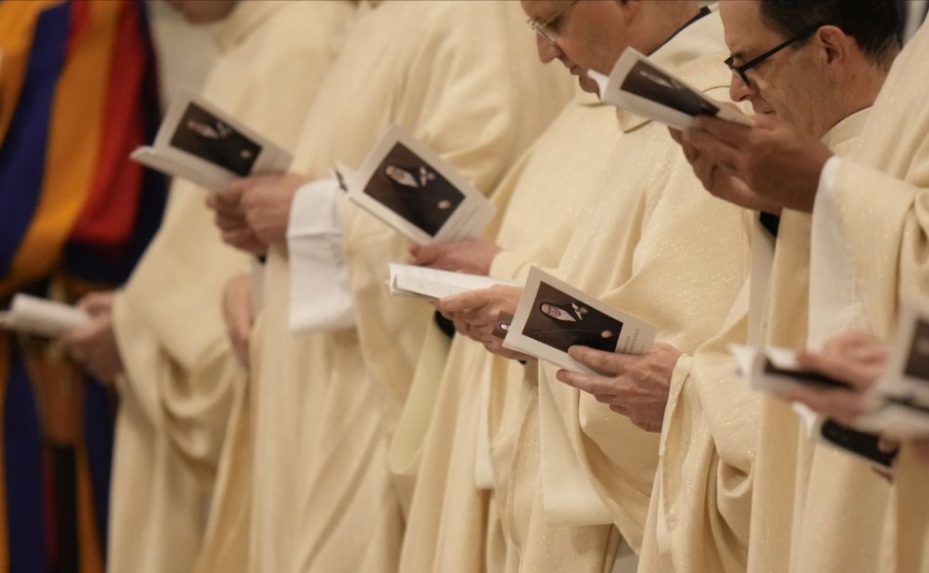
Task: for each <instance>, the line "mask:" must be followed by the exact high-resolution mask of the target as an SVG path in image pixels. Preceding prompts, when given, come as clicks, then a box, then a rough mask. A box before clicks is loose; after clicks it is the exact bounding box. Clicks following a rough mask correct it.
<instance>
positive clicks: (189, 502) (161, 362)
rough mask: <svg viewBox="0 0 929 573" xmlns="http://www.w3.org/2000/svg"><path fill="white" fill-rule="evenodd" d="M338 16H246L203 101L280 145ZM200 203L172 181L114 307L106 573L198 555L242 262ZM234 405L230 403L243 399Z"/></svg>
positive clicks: (319, 73)
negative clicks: (116, 357)
mask: <svg viewBox="0 0 929 573" xmlns="http://www.w3.org/2000/svg"><path fill="white" fill-rule="evenodd" d="M352 11H353V9H352V6H351V4H349V3H347V2H331V3H315V2H314V3H290V2H282V1H269V2H242V3H241V4H239V5H238V6H237V7H236V8H235V10H234V11H233V13H232V14H230V16H229V17H228V18H227V19H226V20H224V21H223V22H222V23H220V24H218V25H217V26H216V28H215V39H216V42H217V44H218V47H219V49H220V51H221V55H220V57H219V59H218V60H217V62H216V64H215V67H214V68H213V70H212V71H211V73H210V76H209V77H208V79H207V82H206V85H205V86H204V89H203V94H204V95H205V96H206V97H207V98H208V99H210V100H211V101H213V102H215V103H216V104H217V105H219V106H220V107H221V108H223V109H225V110H227V111H228V112H230V113H232V114H233V115H234V116H236V117H237V118H239V119H241V120H243V121H244V122H245V123H246V124H248V125H249V126H251V127H254V128H255V129H257V130H259V131H261V132H262V133H264V134H266V135H268V136H269V137H270V138H272V139H273V140H275V141H277V142H278V143H280V144H281V145H284V146H285V147H286V146H292V145H294V143H295V142H296V139H297V135H298V126H299V124H300V122H301V121H302V119H303V117H304V116H305V114H306V111H307V110H308V108H309V102H310V101H311V100H312V98H313V95H314V93H315V91H316V88H317V86H318V85H319V83H320V82H321V81H322V79H323V77H324V75H325V73H326V72H327V70H328V69H329V66H330V63H331V62H332V60H333V58H334V55H335V52H336V50H337V49H338V46H339V41H340V37H341V32H340V31H341V30H343V29H344V27H345V25H346V24H347V21H348V19H349V17H350V16H351V13H352ZM205 197H206V195H205V191H204V190H202V189H200V188H198V187H196V186H195V185H193V184H192V183H189V182H187V181H183V180H178V181H176V182H175V183H174V185H173V187H172V189H171V198H170V203H169V207H168V211H167V214H166V217H165V220H164V222H163V225H162V227H161V229H160V231H159V233H158V235H157V236H156V237H155V239H154V241H153V242H152V245H151V246H150V247H149V249H148V251H147V252H146V254H145V256H144V257H143V259H142V261H141V262H140V264H139V266H138V267H137V269H136V271H135V272H134V274H133V275H132V277H131V279H130V281H129V283H128V285H127V286H126V288H125V290H124V291H122V292H120V293H119V294H118V295H117V298H116V302H115V305H114V329H115V332H116V337H117V342H118V345H119V348H120V352H121V354H122V357H123V362H124V364H125V368H126V375H125V376H124V377H123V380H122V381H121V383H120V411H119V414H118V420H117V434H116V450H115V458H114V467H113V486H112V511H111V513H112V515H111V520H112V525H111V528H110V543H109V561H108V566H109V569H110V570H112V571H132V572H134V573H146V572H162V571H163V572H171V573H177V572H183V571H188V570H190V569H191V568H192V567H193V564H194V560H195V559H196V557H197V554H198V552H199V551H200V549H201V544H202V542H203V538H204V532H205V529H206V525H207V517H208V514H209V508H210V498H211V495H212V493H213V488H214V482H215V478H216V472H217V465H218V463H219V457H220V451H221V449H222V446H223V439H224V434H225V428H226V424H227V422H228V418H229V412H230V408H231V407H232V405H233V402H234V400H235V399H236V398H235V395H236V394H237V393H238V394H243V393H244V392H246V390H247V389H246V387H245V384H246V374H245V371H244V369H243V368H242V367H241V366H240V365H239V362H238V360H237V359H236V358H235V356H234V355H233V353H232V349H231V346H230V343H229V341H228V336H227V335H226V327H225V322H224V320H223V317H222V312H221V307H222V293H223V288H224V286H225V283H226V282H227V280H228V279H229V278H231V277H232V276H234V275H235V274H237V273H239V272H243V271H247V270H248V268H249V263H250V258H249V257H247V256H246V255H244V254H241V253H239V252H238V251H235V250H234V249H232V248H229V247H227V246H226V245H224V244H223V243H222V241H221V240H220V237H219V233H218V232H217V230H216V228H215V225H214V224H213V217H212V213H211V212H210V211H209V210H208V209H207V208H206V206H205V204H204V201H205ZM242 398H243V396H241V395H240V396H239V399H242Z"/></svg>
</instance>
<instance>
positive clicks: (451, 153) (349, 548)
mask: <svg viewBox="0 0 929 573" xmlns="http://www.w3.org/2000/svg"><path fill="white" fill-rule="evenodd" d="M526 34H527V32H526V30H525V29H524V17H523V16H522V15H521V11H520V7H519V4H517V3H513V2H428V3H426V2H400V1H398V2H384V3H381V4H380V5H379V6H378V7H377V8H375V9H374V10H372V11H370V12H369V13H368V14H367V15H365V16H364V17H362V19H361V20H359V21H358V22H357V24H356V26H355V27H354V29H353V31H352V34H351V36H350V37H349V38H348V40H347V41H346V44H345V48H344V50H343V52H342V54H341V56H340V58H339V60H338V62H337V64H336V66H335V68H334V70H333V72H332V73H331V74H330V76H329V78H328V79H327V81H326V83H325V84H324V85H323V86H322V88H321V93H320V96H319V97H318V98H317V100H316V102H315V103H314V106H313V109H312V111H311V112H310V115H309V117H308V120H307V122H306V123H305V127H304V132H303V133H304V135H303V138H302V142H301V144H300V146H299V147H298V151H297V163H296V168H297V170H298V171H300V172H302V173H305V174H306V175H308V176H309V177H310V178H311V179H321V178H325V177H328V172H329V170H330V169H331V168H332V167H334V165H335V163H336V162H337V161H338V162H341V163H343V164H345V165H347V166H349V167H351V168H357V167H358V166H359V165H360V164H361V162H362V160H363V159H364V157H365V155H366V154H367V153H368V151H370V149H371V147H372V146H373V145H374V144H375V143H376V141H377V140H378V138H379V137H380V135H381V134H382V133H383V132H384V130H385V129H386V128H387V127H388V126H389V125H390V124H393V123H396V124H399V125H401V126H402V127H404V128H405V129H406V130H407V131H409V132H410V133H412V134H413V136H415V137H417V138H419V139H420V140H422V141H424V142H425V143H426V144H428V145H430V146H431V147H432V148H433V149H434V150H435V151H436V152H438V153H439V154H440V155H441V156H443V157H444V158H445V159H446V160H448V161H449V162H450V163H452V164H453V165H454V166H455V167H456V168H457V169H458V170H459V171H460V172H461V173H462V174H463V175H464V176H466V177H468V178H469V179H470V180H471V181H472V182H473V183H474V184H475V186H476V187H477V188H478V189H485V190H490V189H493V188H494V187H495V186H496V185H497V184H498V183H499V181H500V178H501V176H502V174H503V173H504V170H505V169H507V168H509V167H510V166H511V165H512V164H513V163H514V162H515V161H516V160H517V159H518V158H519V157H520V155H521V154H522V153H523V152H524V151H525V150H526V149H527V148H528V146H529V145H530V144H531V143H532V141H534V139H535V138H536V137H537V136H538V135H539V134H540V133H541V132H542V131H543V130H544V129H545V128H546V127H547V125H548V123H549V122H550V121H551V120H552V119H553V118H554V117H555V115H556V114H557V113H558V111H560V109H561V108H562V107H563V106H564V105H565V103H566V102H567V100H568V99H569V98H570V95H571V87H570V82H569V81H568V78H565V77H563V75H562V74H559V73H558V72H557V70H548V69H545V68H544V67H543V66H542V65H541V64H540V63H539V62H538V60H537V57H536V54H535V48H534V45H533V43H532V41H531V38H528V37H527V36H526ZM341 223H342V225H341V228H342V240H343V245H344V256H345V260H346V264H347V266H348V271H349V277H350V283H351V289H352V294H353V302H354V304H355V317H356V328H354V329H347V330H342V331H335V332H319V333H312V334H307V335H296V336H295V335H292V334H291V333H290V332H289V328H288V310H289V309H288V299H289V292H288V291H289V287H290V278H289V271H288V261H287V258H286V254H285V253H284V252H283V251H282V250H281V249H280V248H277V247H273V248H272V251H271V253H270V256H269V258H268V264H267V277H266V289H265V314H264V316H263V318H262V319H261V325H260V331H259V332H256V335H257V338H256V340H255V342H256V343H257V344H258V346H259V348H258V349H257V353H258V356H259V358H258V368H259V374H258V380H257V381H256V383H255V385H254V388H255V393H254V394H253V400H254V404H255V408H254V410H253V412H252V414H253V416H254V420H253V427H254V435H253V442H254V452H255V460H254V465H255V480H254V483H253V488H252V492H253V493H252V499H253V513H252V515H253V518H254V522H253V525H252V531H253V534H254V537H253V545H252V549H253V555H252V571H255V572H262V573H264V572H268V571H301V572H305V571H314V572H315V571H320V572H326V573H329V572H332V571H365V572H368V573H377V572H379V571H384V572H388V571H395V570H396V568H397V564H398V559H399V552H400V544H401V538H402V533H403V519H402V508H401V505H400V503H399V497H398V493H397V490H396V486H395V484H394V481H393V479H392V477H391V475H390V474H389V472H388V468H387V460H386V454H387V445H388V443H389V440H390V437H391V432H392V429H393V427H394V426H395V424H396V421H397V418H398V416H399V412H400V410H401V408H402V405H403V403H404V400H405V398H406V393H407V387H408V385H409V384H410V381H411V380H412V376H413V367H414V365H415V363H416V359H417V357H418V355H419V350H420V346H421V344H422V340H423V336H424V334H425V329H426V326H427V325H428V323H429V321H430V320H431V317H432V312H433V310H432V309H431V308H430V307H429V306H428V305H424V304H422V302H420V301H415V300H410V301H408V300H403V299H398V298H394V297H390V296H389V294H388V292H387V289H386V288H385V286H384V282H385V281H386V278H387V263H388V262H392V261H402V260H405V258H406V244H407V241H406V239H404V238H402V237H400V236H399V235H397V234H396V233H394V232H393V231H391V230H390V229H389V228H388V227H386V226H385V225H384V224H383V223H381V222H380V221H378V220H376V219H374V218H373V217H371V216H370V215H368V214H367V213H365V212H363V211H362V210H360V209H358V208H356V207H354V206H353V205H352V204H349V203H347V202H343V204H342V205H341Z"/></svg>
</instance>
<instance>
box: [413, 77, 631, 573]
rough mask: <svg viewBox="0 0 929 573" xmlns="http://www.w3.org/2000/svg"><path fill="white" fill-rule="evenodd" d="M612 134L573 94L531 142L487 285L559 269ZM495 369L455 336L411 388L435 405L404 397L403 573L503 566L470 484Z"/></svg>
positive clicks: (508, 201) (480, 496) (594, 101)
mask: <svg viewBox="0 0 929 573" xmlns="http://www.w3.org/2000/svg"><path fill="white" fill-rule="evenodd" d="M619 133H620V132H619V129H618V128H617V126H616V123H615V112H614V109H613V108H611V107H607V106H604V105H601V104H600V103H599V100H598V98H597V97H596V96H594V95H589V94H581V95H579V96H578V98H577V99H576V100H575V101H574V103H572V104H571V105H570V106H569V107H568V108H566V109H565V111H564V112H563V113H562V114H561V116H560V117H559V118H558V119H557V120H556V121H555V122H554V123H553V124H552V126H551V127H550V128H549V129H548V130H547V131H546V132H545V133H544V134H543V135H542V136H541V137H540V138H539V140H538V141H537V142H536V144H535V145H534V146H533V148H532V149H531V150H530V152H529V153H528V154H527V157H526V159H525V161H523V162H521V163H520V165H519V166H518V167H517V168H516V169H515V170H513V171H512V172H511V173H510V175H509V176H508V177H507V178H506V179H505V180H504V182H503V184H502V185H501V186H500V187H499V188H498V189H497V191H496V192H495V194H494V199H495V201H496V202H497V204H498V205H501V206H502V205H503V204H505V205H506V207H505V209H506V210H505V212H504V213H503V217H502V221H501V222H500V228H499V231H498V232H497V234H496V242H497V244H498V245H499V246H500V247H501V248H502V249H504V250H503V251H502V252H501V253H499V254H498V255H497V256H496V257H495V259H494V262H493V265H492V268H491V273H490V274H491V276H495V277H500V278H514V279H523V278H525V275H526V273H527V272H528V268H529V266H530V264H535V265H538V266H542V267H554V266H555V265H557V263H558V261H559V260H560V258H561V253H562V250H563V248H564V246H565V245H566V244H567V242H568V239H569V238H570V234H571V232H572V231H573V229H574V227H575V226H576V225H577V224H578V222H579V215H580V214H581V213H582V212H584V209H585V207H586V205H587V204H588V197H589V195H590V193H591V191H592V190H593V189H595V187H596V185H595V184H596V181H597V178H598V176H599V173H600V172H601V171H602V170H603V167H604V166H605V164H606V161H607V159H608V157H609V154H610V152H611V151H612V149H613V145H614V144H615V142H616V139H617V137H618V135H619ZM496 360H500V361H501V362H506V361H503V360H502V359H497V358H495V357H494V356H493V355H492V354H490V353H488V352H487V351H486V350H485V349H484V347H483V346H482V345H480V344H478V343H475V342H474V341H472V340H470V339H468V338H466V337H463V336H455V337H454V338H453V340H452V345H451V350H450V354H449V358H448V361H447V363H446V364H445V365H444V375H442V371H441V370H440V371H439V372H440V375H441V379H440V381H437V380H435V379H431V380H430V379H426V378H424V377H420V376H419V373H418V372H417V378H416V380H417V383H420V384H430V385H433V386H435V385H436V384H437V383H438V389H437V390H436V392H437V399H436V401H435V402H434V403H429V402H426V401H422V402H421V403H418V404H417V403H415V402H414V401H413V396H415V395H419V394H422V393H423V392H424V391H423V390H420V389H418V388H412V389H411V398H410V399H409V400H408V401H407V404H406V407H405V409H404V418H403V422H401V424H403V423H404V422H405V421H406V420H407V419H408V417H416V418H418V419H421V420H422V419H428V420H431V421H430V422H429V423H428V424H423V425H422V426H421V431H420V434H419V441H418V442H416V443H412V444H411V443H409V442H412V441H413V440H412V438H413V437H414V436H413V433H412V432H409V433H407V434H406V435H405V436H403V437H404V438H405V439H406V441H407V442H408V443H407V444H405V448H406V449H407V450H408V451H411V452H419V451H421V452H422V453H421V458H420V459H418V460H416V461H418V473H417V474H416V488H415V490H414V492H415V493H414V496H413V499H412V508H411V512H410V515H409V518H408V522H407V529H406V536H405V539H404V546H403V554H402V559H401V568H400V570H401V571H405V572H409V573H416V572H427V571H434V572H436V573H455V572H460V573H477V572H479V571H494V570H501V568H502V566H503V564H502V563H498V562H497V563H495V562H494V561H493V557H488V556H486V553H487V552H486V549H485V544H486V538H487V526H488V522H489V520H496V517H495V516H494V517H491V516H490V515H489V513H490V512H491V508H490V506H489V495H490V491H489V487H490V486H491V483H489V482H486V483H479V484H476V483H475V478H476V476H475V461H476V460H475V452H476V448H478V446H479V436H480V435H481V433H480V432H479V426H478V424H479V423H480V422H481V421H484V422H485V423H486V421H487V420H486V418H487V417H486V415H484V416H481V415H480V409H482V408H483V409H484V410H485V411H486V408H487V399H488V395H487V389H488V385H489V383H490V380H489V377H488V376H487V374H488V373H489V368H490V364H488V362H491V361H496ZM520 368H522V367H520ZM516 383H517V384H518V381H517V382H516ZM433 404H434V408H433ZM421 410H426V411H427V412H426V413H425V414H423V413H422V412H421ZM400 438H401V436H396V437H395V439H400ZM480 445H481V446H482V447H484V448H486V444H480ZM410 465H412V464H410ZM485 561H486V562H485Z"/></svg>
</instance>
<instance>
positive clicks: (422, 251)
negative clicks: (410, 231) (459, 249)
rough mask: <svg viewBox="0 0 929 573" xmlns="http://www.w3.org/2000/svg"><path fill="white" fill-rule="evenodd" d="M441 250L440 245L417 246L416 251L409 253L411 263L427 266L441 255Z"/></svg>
mask: <svg viewBox="0 0 929 573" xmlns="http://www.w3.org/2000/svg"><path fill="white" fill-rule="evenodd" d="M442 251H443V247H442V245H428V246H417V249H416V252H415V253H411V254H412V256H413V259H412V264H414V265H419V266H421V267H428V266H430V265H432V264H433V263H435V262H436V261H437V260H438V259H439V258H440V257H441V255H442Z"/></svg>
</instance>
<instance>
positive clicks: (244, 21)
mask: <svg viewBox="0 0 929 573" xmlns="http://www.w3.org/2000/svg"><path fill="white" fill-rule="evenodd" d="M285 1H286V0H261V1H260V2H250V1H248V0H240V2H239V3H238V4H237V5H236V7H235V8H234V9H233V10H232V14H229V16H228V17H226V19H225V20H223V21H221V22H219V23H217V24H216V25H215V26H214V27H213V39H214V41H215V42H216V45H217V46H218V47H219V51H220V52H228V51H229V50H231V49H232V48H234V47H236V46H237V45H238V44H240V43H242V41H243V40H245V38H247V37H248V35H249V34H251V33H252V32H254V31H255V30H256V29H257V28H258V27H259V26H261V24H262V23H263V22H264V21H265V20H267V19H268V18H269V17H270V16H271V14H273V13H274V12H276V11H277V10H278V9H280V8H281V7H282V6H283V5H284V4H285Z"/></svg>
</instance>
